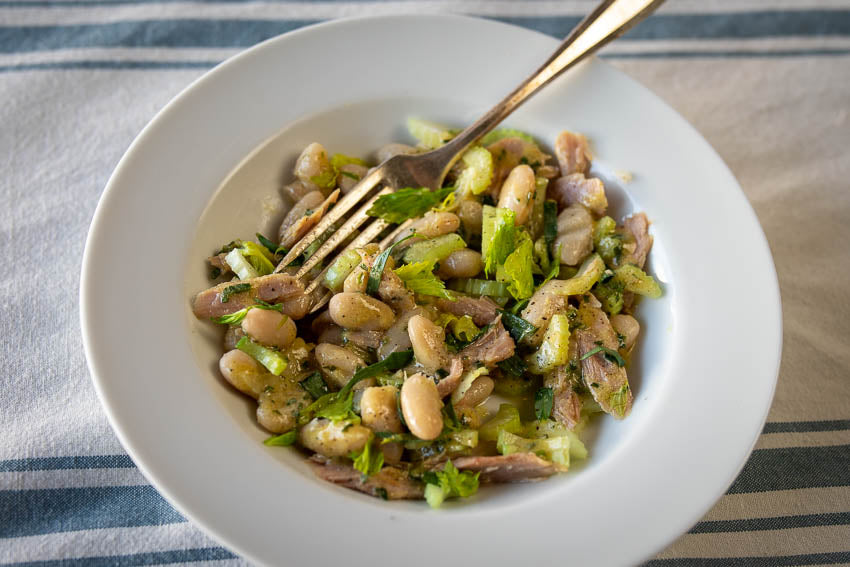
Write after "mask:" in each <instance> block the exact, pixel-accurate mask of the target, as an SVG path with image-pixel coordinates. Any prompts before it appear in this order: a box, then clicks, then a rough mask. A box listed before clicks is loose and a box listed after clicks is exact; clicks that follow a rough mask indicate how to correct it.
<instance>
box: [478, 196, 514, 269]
mask: <svg viewBox="0 0 850 567" xmlns="http://www.w3.org/2000/svg"><path fill="white" fill-rule="evenodd" d="M515 223H516V213H514V212H513V211H512V210H511V209H506V208H502V207H491V206H490V205H484V208H483V210H482V223H481V258H482V260H483V261H484V273H485V274H486V275H488V276H489V275H490V274H493V273H495V272H496V267H497V266H499V265H500V264H504V262H505V259H506V258H507V257H508V256H509V255H510V253H511V252H513V251H514V244H515V241H516V232H517V230H516V225H515Z"/></svg>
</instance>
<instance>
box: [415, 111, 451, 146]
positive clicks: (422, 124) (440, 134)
mask: <svg viewBox="0 0 850 567" xmlns="http://www.w3.org/2000/svg"><path fill="white" fill-rule="evenodd" d="M407 131H408V132H410V135H411V136H413V137H414V138H416V140H417V141H418V142H419V144H420V145H421V146H422V147H424V148H427V149H429V150H433V149H436V148H439V147H440V146H442V145H444V144H445V143H446V142H448V141H449V140H451V139H452V138H454V136H455V135H454V132H453V131H452V130H451V129H449V128H448V127H447V126H443V125H442V124H437V123H436V122H431V121H430V120H422V119H420V118H408V119H407Z"/></svg>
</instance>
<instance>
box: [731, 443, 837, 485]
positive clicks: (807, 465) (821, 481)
mask: <svg viewBox="0 0 850 567" xmlns="http://www.w3.org/2000/svg"><path fill="white" fill-rule="evenodd" d="M829 486H850V445H833V446H828V447H790V448H782V449H757V450H755V451H753V454H752V455H751V456H750V459H749V460H748V461H747V464H746V465H744V468H743V470H742V471H741V474H740V475H738V478H737V479H735V482H734V483H732V486H731V487H730V488H729V494H744V493H750V492H767V491H771V490H792V489H797V488H818V487H829Z"/></svg>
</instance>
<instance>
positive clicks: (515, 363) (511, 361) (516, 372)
mask: <svg viewBox="0 0 850 567" xmlns="http://www.w3.org/2000/svg"><path fill="white" fill-rule="evenodd" d="M496 366H498V367H499V368H500V369H501V370H502V372H504V373H505V374H508V375H510V376H516V377H517V378H519V377H520V376H522V375H523V374H525V371H526V370H528V364H526V363H525V361H524V360H523V359H521V358H520V357H518V356H517V355H513V356H511V357H510V358H508V359H507V360H503V361H501V362H497V363H496Z"/></svg>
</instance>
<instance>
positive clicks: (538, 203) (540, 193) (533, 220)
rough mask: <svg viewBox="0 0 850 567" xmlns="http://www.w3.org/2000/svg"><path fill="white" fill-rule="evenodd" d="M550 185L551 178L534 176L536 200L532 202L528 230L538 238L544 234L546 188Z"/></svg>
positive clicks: (532, 235)
mask: <svg viewBox="0 0 850 567" xmlns="http://www.w3.org/2000/svg"><path fill="white" fill-rule="evenodd" d="M548 186H549V180H548V179H546V178H545V177H535V178H534V187H535V191H534V200H533V201H532V204H531V216H530V217H529V219H528V230H529V232H530V233H531V237H532V239H534V240H537V239H538V238H540V237H541V236H542V235H543V230H544V228H545V224H546V222H545V221H546V217H545V214H544V213H545V210H544V208H545V205H546V188H547V187H548Z"/></svg>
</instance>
